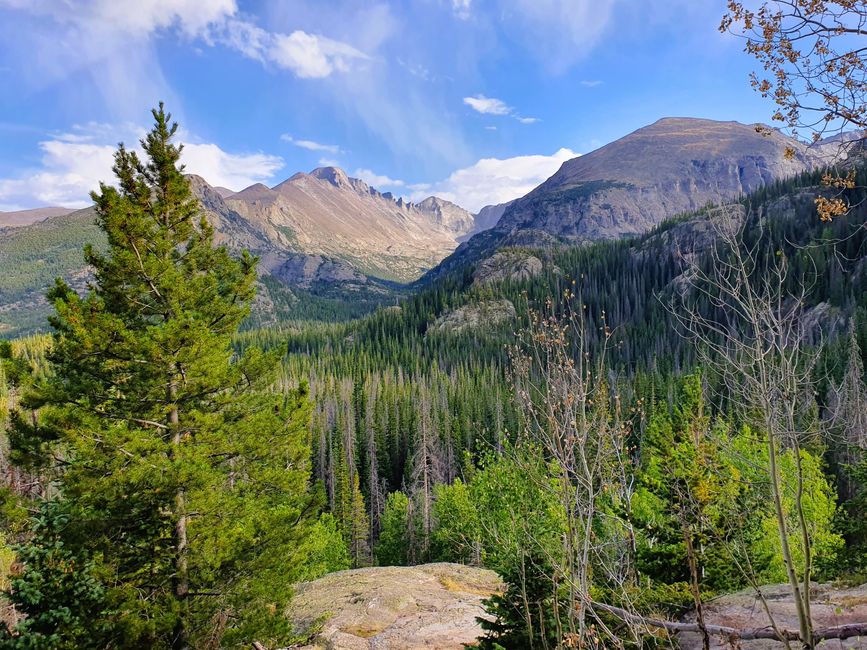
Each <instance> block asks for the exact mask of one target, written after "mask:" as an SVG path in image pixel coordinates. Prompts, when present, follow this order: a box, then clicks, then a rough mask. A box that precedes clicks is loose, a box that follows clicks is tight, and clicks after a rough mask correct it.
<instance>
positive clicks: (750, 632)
mask: <svg viewBox="0 0 867 650" xmlns="http://www.w3.org/2000/svg"><path fill="white" fill-rule="evenodd" d="M591 606H592V607H594V608H596V609H598V610H601V611H604V612H608V613H609V614H613V615H614V616H616V617H617V618H620V619H622V620H624V621H626V622H628V623H633V624H639V625H647V626H649V627H655V628H660V629H664V630H667V631H669V632H697V633H701V631H702V630H701V627H700V626H699V625H698V623H681V622H678V621H665V620H662V619H658V618H650V617H647V616H641V615H640V614H634V613H632V612H630V611H628V610H625V609H622V608H621V607H614V606H613V605H606V604H605V603H597V602H595V601H593V602H592V603H591ZM704 629H705V630H707V633H708V634H710V635H713V636H723V637H726V638H727V639H729V640H730V641H755V640H760V639H770V640H774V641H800V640H801V636H800V634H799V633H798V632H797V631H796V630H784V629H781V630H779V631H777V630H774V629H773V628H772V627H771V626H768V627H752V628H736V627H728V626H725V625H712V624H709V623H705V625H704ZM858 636H867V622H865V623H850V624H848V625H838V626H835V627H826V628H820V629H817V630H813V640H814V641H827V640H830V639H839V640H843V639H851V638H852V637H858Z"/></svg>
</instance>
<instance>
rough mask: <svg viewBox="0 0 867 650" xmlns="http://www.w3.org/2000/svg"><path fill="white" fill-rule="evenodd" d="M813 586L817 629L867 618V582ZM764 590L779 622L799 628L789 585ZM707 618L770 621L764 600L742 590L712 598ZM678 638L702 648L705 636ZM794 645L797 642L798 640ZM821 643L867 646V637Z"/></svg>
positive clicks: (715, 645) (762, 648) (732, 622)
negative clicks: (845, 586)
mask: <svg viewBox="0 0 867 650" xmlns="http://www.w3.org/2000/svg"><path fill="white" fill-rule="evenodd" d="M813 589H814V590H813V604H812V614H813V621H814V625H815V627H816V629H818V628H824V627H836V626H838V625H847V624H850V623H863V622H864V621H867V585H862V586H861V587H852V588H833V587H831V586H830V585H816V586H814V588H813ZM762 593H764V594H765V599H766V600H767V602H768V607H769V609H770V610H771V614H772V615H773V616H774V620H775V621H776V623H777V626H778V627H780V628H786V629H790V630H797V629H798V619H797V617H796V615H795V606H794V603H793V601H792V596H791V592H790V589H789V586H788V585H773V586H770V587H762ZM705 620H706V621H707V623H709V624H715V625H726V626H730V627H735V628H758V627H765V626H766V625H768V617H767V615H766V614H765V612H764V611H763V609H762V604H761V602H760V601H759V600H758V599H757V598H756V596H755V594H754V592H752V591H741V592H738V593H735V594H729V595H727V596H721V597H719V598H715V599H714V600H712V601H710V602H708V603H707V604H706V605H705ZM678 640H679V641H680V647H681V648H682V650H701V647H702V644H701V636H700V635H698V634H681V635H680V637H679V639H678ZM792 645H793V647H794V646H795V644H794V643H793V644H792ZM730 647H731V646H730V645H729V644H728V643H725V642H723V641H722V640H720V639H712V640H711V648H712V649H714V650H723V649H728V648H730ZM740 647H741V648H742V649H743V650H766V649H767V650H777V649H778V648H784V647H785V646H784V644H783V643H781V642H778V641H741V644H740ZM818 647H819V648H829V649H830V648H833V649H834V650H839V649H840V648H846V649H850V648H867V638H864V637H861V638H853V639H847V640H845V641H826V642H823V643H820V644H819V646H818Z"/></svg>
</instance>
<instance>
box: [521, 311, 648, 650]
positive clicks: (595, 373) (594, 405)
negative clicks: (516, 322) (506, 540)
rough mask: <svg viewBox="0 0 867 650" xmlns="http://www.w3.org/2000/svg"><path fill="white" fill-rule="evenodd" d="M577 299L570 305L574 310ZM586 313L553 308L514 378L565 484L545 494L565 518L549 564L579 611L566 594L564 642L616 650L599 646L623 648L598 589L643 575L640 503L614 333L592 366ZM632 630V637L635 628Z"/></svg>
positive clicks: (552, 485)
mask: <svg viewBox="0 0 867 650" xmlns="http://www.w3.org/2000/svg"><path fill="white" fill-rule="evenodd" d="M573 298H574V297H573V296H571V295H568V296H566V299H567V300H566V302H567V303H569V304H571V302H572V300H573ZM583 312H584V308H583V305H581V306H579V308H578V310H577V312H571V311H570V312H568V313H567V314H566V315H565V316H563V317H558V316H556V315H555V314H554V313H553V307H552V306H551V305H550V303H549V305H548V307H547V310H546V313H544V314H540V313H534V314H532V315H531V324H530V327H529V329H528V331H527V332H526V335H525V337H524V341H523V343H522V344H520V345H519V346H517V347H516V348H515V350H514V351H513V354H512V369H513V380H514V383H515V389H516V394H517V399H518V403H519V406H520V408H521V411H522V413H523V419H524V422H525V428H524V431H523V435H524V436H525V438H526V439H527V440H528V442H530V443H531V444H532V445H535V446H538V447H539V448H540V449H541V450H542V452H543V453H544V454H545V456H546V460H549V461H551V462H552V465H553V467H554V470H553V471H554V472H556V477H555V480H553V481H547V482H544V483H543V484H541V485H540V486H539V487H540V488H543V489H545V490H548V491H551V492H552V493H553V496H554V497H555V498H556V499H557V501H558V502H559V504H560V506H561V508H562V512H563V513H564V517H565V527H564V531H563V534H562V537H561V541H562V548H561V549H559V552H558V554H557V556H556V557H550V558H548V559H549V561H550V563H551V565H552V566H553V567H554V573H555V575H554V576H551V578H552V583H553V585H554V588H555V589H556V588H557V585H558V584H559V585H563V588H564V589H565V590H566V592H567V595H568V602H570V603H574V606H572V607H568V608H566V609H565V612H561V611H560V608H559V607H557V606H556V603H557V602H558V600H559V594H555V595H554V603H555V610H556V611H555V618H556V621H557V625H558V628H559V636H560V637H561V638H563V639H564V640H566V642H567V643H571V644H573V645H569V646H568V647H588V648H592V647H611V646H605V645H599V644H600V643H602V644H605V643H609V644H610V643H615V644H616V643H618V639H617V635H615V634H614V633H613V631H612V630H610V629H608V627H607V625H606V624H605V622H604V620H603V619H602V618H601V617H600V616H599V612H598V611H597V609H596V608H595V605H594V603H593V601H592V599H591V587H592V586H593V584H594V580H606V582H607V583H608V584H615V585H621V586H622V585H624V584H625V583H626V582H628V581H629V580H630V578H631V576H632V575H633V574H632V568H633V567H632V562H631V558H630V553H631V548H632V546H633V542H632V541H631V535H630V529H629V526H628V522H625V521H624V519H623V518H622V516H620V515H621V513H622V512H624V511H627V512H628V506H625V507H624V504H623V501H624V500H626V501H628V500H629V499H630V498H631V495H632V481H631V479H630V477H631V476H632V474H633V472H632V468H631V460H630V457H629V453H628V448H627V443H628V433H629V431H628V427H627V426H626V424H625V422H624V421H623V420H622V419H621V418H620V417H619V403H618V399H617V396H616V395H612V392H611V389H610V387H609V385H608V382H607V379H606V378H607V370H606V366H605V353H604V350H605V349H606V347H607V342H608V341H609V339H610V337H611V332H610V331H608V330H607V328H606V327H605V325H604V322H603V324H602V338H603V343H602V345H601V352H600V353H599V354H597V355H596V356H595V357H594V356H591V353H590V341H589V339H590V337H589V336H588V332H587V325H586V320H585V317H584V313H583ZM518 458H519V459H520V457H518ZM527 475H528V476H533V475H534V473H532V472H528V473H527ZM624 622H625V623H626V624H627V625H628V627H630V628H631V627H632V625H631V623H632V621H630V620H625V621H624ZM645 629H646V628H645ZM600 631H601V632H602V634H603V635H604V637H605V638H606V641H602V640H601V638H600V634H599V633H600ZM632 637H633V638H634V639H638V637H639V634H638V633H637V632H636V633H635V634H632Z"/></svg>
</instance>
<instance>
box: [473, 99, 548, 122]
mask: <svg viewBox="0 0 867 650" xmlns="http://www.w3.org/2000/svg"><path fill="white" fill-rule="evenodd" d="M464 104H466V105H467V106H469V107H470V108H472V109H473V110H474V111H476V112H477V113H481V114H482V115H508V116H509V117H512V118H514V119H516V120H518V121H519V122H520V123H521V124H535V123H536V122H538V121H539V118H537V117H521V116H520V115H518V113H516V112H515V109H514V108H512V107H511V106H509V105H508V104H507V103H506V102H504V101H503V100H502V99H497V98H496V97H485V96H484V95H473V96H472V97H464ZM486 128H487V127H486ZM495 128H496V127H495Z"/></svg>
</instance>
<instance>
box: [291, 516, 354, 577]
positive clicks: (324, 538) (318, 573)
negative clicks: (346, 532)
mask: <svg viewBox="0 0 867 650" xmlns="http://www.w3.org/2000/svg"><path fill="white" fill-rule="evenodd" d="M304 546H305V550H304V552H305V557H306V559H305V563H304V568H303V569H302V571H301V572H300V573H299V574H298V579H299V580H303V581H308V580H315V579H316V578H321V577H322V576H324V575H326V574H328V573H333V572H334V571H343V570H344V569H348V568H349V567H350V566H352V558H351V557H350V556H349V550H348V549H347V548H346V542H345V541H344V539H343V535H341V533H340V530H339V528H338V526H337V521H336V520H335V519H334V516H333V515H331V514H329V513H323V514H321V515H320V516H319V520H318V521H317V522H316V523H315V524H314V525H313V526H312V527H311V529H310V531H309V533H308V534H307V537H306V538H305V540H304Z"/></svg>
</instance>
